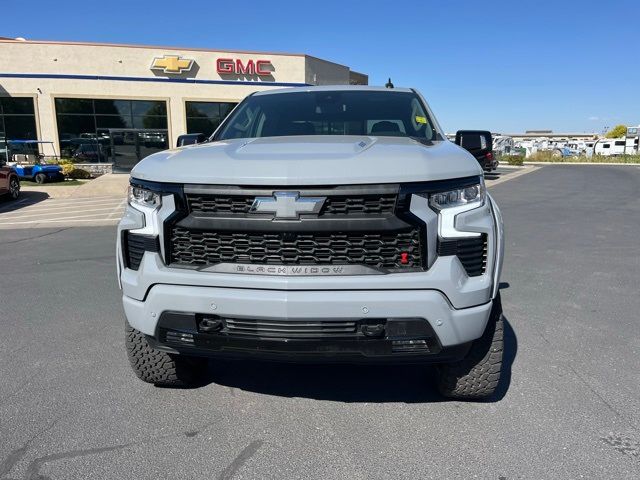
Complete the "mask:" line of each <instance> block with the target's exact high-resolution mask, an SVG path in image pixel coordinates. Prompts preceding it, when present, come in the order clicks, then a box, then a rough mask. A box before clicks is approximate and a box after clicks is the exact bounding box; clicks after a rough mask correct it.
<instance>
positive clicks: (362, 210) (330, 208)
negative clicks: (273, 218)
mask: <svg viewBox="0 0 640 480" xmlns="http://www.w3.org/2000/svg"><path fill="white" fill-rule="evenodd" d="M186 197H187V203H188V205H189V211H190V212H191V213H195V214H199V213H207V214H217V215H246V214H248V213H249V212H250V210H251V205H253V200H254V198H255V196H248V195H220V194H209V195H208V194H193V193H188V194H186ZM396 198H397V195H396V194H360V195H331V196H329V197H327V199H326V201H325V202H324V205H323V207H322V210H320V213H319V215H318V216H320V217H322V216H330V215H387V214H392V213H393V211H394V208H395V205H396Z"/></svg>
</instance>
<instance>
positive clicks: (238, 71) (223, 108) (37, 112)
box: [0, 37, 368, 170]
mask: <svg viewBox="0 0 640 480" xmlns="http://www.w3.org/2000/svg"><path fill="white" fill-rule="evenodd" d="M367 82H368V78H367V76H366V75H364V74H361V73H357V72H354V71H351V70H350V69H349V67H347V66H344V65H340V64H337V63H333V62H330V61H327V60H322V59H319V58H315V57H313V56H310V55H305V54H292V53H266V52H247V51H229V50H208V49H194V48H175V47H149V46H139V45H119V44H96V43H77V42H52V41H30V40H24V39H10V38H2V37H0V140H4V141H6V142H8V143H9V145H10V146H9V149H8V151H9V152H16V151H18V150H19V149H23V150H24V149H25V148H27V146H30V147H29V148H32V149H34V148H35V149H39V152H40V154H44V155H58V156H63V157H71V158H75V159H76V161H80V162H84V163H101V164H105V165H107V164H113V165H114V168H122V169H125V170H126V169H127V168H131V166H133V165H134V164H135V163H136V162H137V161H139V160H140V159H141V158H143V157H145V156H147V155H149V154H150V153H153V152H154V151H157V150H160V149H164V148H168V147H170V146H174V145H175V144H176V141H177V138H178V136H180V135H182V134H185V133H203V134H205V135H209V134H211V133H212V132H213V130H214V129H215V128H216V127H217V126H218V125H219V124H220V121H221V120H222V119H223V118H224V117H225V116H226V115H227V114H228V113H229V112H230V111H231V109H233V107H234V106H235V105H236V104H237V103H238V102H240V101H241V100H242V99H243V98H245V97H246V96H247V95H249V94H251V93H252V92H255V91H259V90H265V89H272V88H282V87H298V86H300V87H302V86H309V85H330V84H367ZM24 140H38V141H41V142H51V143H40V144H36V143H25V142H18V141H24ZM12 141H13V142H12ZM11 145H13V146H11ZM48 149H49V150H48Z"/></svg>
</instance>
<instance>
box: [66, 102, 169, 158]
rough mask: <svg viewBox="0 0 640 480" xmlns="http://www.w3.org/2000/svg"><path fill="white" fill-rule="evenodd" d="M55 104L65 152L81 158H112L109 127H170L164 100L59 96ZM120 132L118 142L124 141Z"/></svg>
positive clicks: (115, 140)
mask: <svg viewBox="0 0 640 480" xmlns="http://www.w3.org/2000/svg"><path fill="white" fill-rule="evenodd" d="M55 104H56V119H57V122H58V137H59V141H60V150H61V156H62V157H67V158H75V159H76V160H78V161H88V162H94V161H98V162H108V161H110V159H109V156H110V153H109V152H111V150H110V144H111V137H110V134H109V129H127V128H138V129H160V130H166V129H167V104H166V102H164V101H156V100H118V99H84V98H80V99H79V98H56V99H55ZM118 135H119V136H117V138H114V144H115V145H118V144H121V143H122V142H121V140H122V139H121V136H122V135H121V134H118ZM90 145H92V146H90ZM98 146H99V147H98ZM87 152H88V153H87Z"/></svg>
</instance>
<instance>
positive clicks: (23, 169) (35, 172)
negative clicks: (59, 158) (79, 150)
mask: <svg viewBox="0 0 640 480" xmlns="http://www.w3.org/2000/svg"><path fill="white" fill-rule="evenodd" d="M39 143H44V144H52V142H41V141H38V140H9V141H8V142H7V146H8V149H9V157H10V158H11V157H14V158H15V156H18V155H24V156H25V157H30V156H35V157H36V160H35V161H34V163H33V164H31V163H28V164H22V163H17V164H16V165H15V166H14V168H15V171H16V173H17V174H18V177H20V179H21V180H30V181H32V182H36V183H40V184H42V183H45V182H60V181H62V180H64V173H62V167H61V166H59V165H48V164H44V163H41V157H40V154H39V152H38V144H39Z"/></svg>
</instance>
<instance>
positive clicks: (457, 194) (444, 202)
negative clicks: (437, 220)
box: [429, 180, 487, 210]
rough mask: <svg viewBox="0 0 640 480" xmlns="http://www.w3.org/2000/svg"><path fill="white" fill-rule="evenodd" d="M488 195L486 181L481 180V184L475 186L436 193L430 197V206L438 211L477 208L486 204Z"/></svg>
mask: <svg viewBox="0 0 640 480" xmlns="http://www.w3.org/2000/svg"><path fill="white" fill-rule="evenodd" d="M486 193H487V192H486V188H485V186H484V181H482V180H481V181H480V183H477V184H475V185H468V186H466V187H462V188H456V189H454V190H449V191H446V192H438V193H434V194H432V195H431V196H430V197H429V204H430V205H431V207H432V208H434V209H436V210H443V209H445V208H453V207H461V206H463V205H468V206H469V207H472V206H474V207H475V206H480V205H482V204H484V199H485V196H486Z"/></svg>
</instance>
